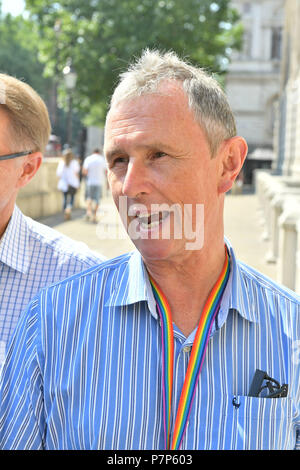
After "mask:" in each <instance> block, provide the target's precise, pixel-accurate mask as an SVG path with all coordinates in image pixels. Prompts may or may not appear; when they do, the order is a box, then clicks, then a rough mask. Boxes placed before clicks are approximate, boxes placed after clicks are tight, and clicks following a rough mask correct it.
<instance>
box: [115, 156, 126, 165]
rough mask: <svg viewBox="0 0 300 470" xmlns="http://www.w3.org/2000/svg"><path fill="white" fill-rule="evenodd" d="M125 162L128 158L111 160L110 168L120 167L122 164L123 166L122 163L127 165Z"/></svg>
mask: <svg viewBox="0 0 300 470" xmlns="http://www.w3.org/2000/svg"><path fill="white" fill-rule="evenodd" d="M127 161H128V158H127V157H116V158H115V159H114V160H113V162H112V164H111V166H116V165H122V164H124V163H127Z"/></svg>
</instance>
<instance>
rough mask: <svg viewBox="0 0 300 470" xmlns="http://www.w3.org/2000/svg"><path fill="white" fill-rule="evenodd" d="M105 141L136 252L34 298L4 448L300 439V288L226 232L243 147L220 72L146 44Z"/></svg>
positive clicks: (183, 446) (5, 383)
mask: <svg viewBox="0 0 300 470" xmlns="http://www.w3.org/2000/svg"><path fill="white" fill-rule="evenodd" d="M104 154H105V156H106V160H107V165H108V181H109V185H110V188H111V191H112V196H113V199H114V202H115V204H116V206H117V208H118V210H119V212H120V215H121V218H122V220H123V221H124V224H125V225H126V227H127V230H128V233H129V235H131V237H132V240H133V242H134V243H135V246H136V250H135V251H133V252H131V253H127V254H125V255H123V256H119V257H117V258H115V259H113V260H108V261H107V262H105V263H102V264H101V265H100V266H98V267H96V268H95V269H91V270H88V271H86V272H84V273H81V274H77V275H75V276H72V277H71V278H70V279H68V280H66V281H64V282H59V283H57V284H55V285H54V286H51V287H49V288H46V289H43V291H41V292H40V293H39V294H38V295H37V296H36V298H35V299H34V301H33V302H32V303H31V304H30V305H29V306H28V309H27V311H26V316H25V317H23V321H20V323H19V325H18V328H17V333H16V336H15V341H14V344H12V346H11V348H10V350H9V352H8V355H7V362H6V364H5V366H4V369H3V374H2V385H1V386H0V395H1V398H2V399H1V400H0V402H1V409H0V442H1V446H2V447H3V448H4V449H20V450H23V449H26V450H30V449H47V450H54V449H59V450H91V449H107V450H112V449H119V450H120V449H122V450H133V449H135V450H137V449H139V450H142V449H149V450H154V451H155V452H156V453H157V451H158V450H164V451H167V452H168V451H184V450H188V451H190V450H193V449H195V450H204V449H205V450H218V449H220V450H291V449H295V448H300V361H299V344H300V298H299V296H297V295H296V294H295V293H293V292H291V291H289V290H288V289H285V288H283V287H281V286H279V285H277V284H276V283H274V282H273V281H272V280H270V279H268V278H266V277H265V276H263V275H262V274H261V273H259V272H258V271H256V270H255V269H253V268H251V267H250V266H247V265H245V264H244V263H241V262H240V261H239V260H238V259H237V258H236V256H235V252H234V249H233V247H232V246H231V244H230V242H229V240H227V239H226V238H225V237H224V220H223V219H224V200H225V194H226V193H227V192H228V191H229V190H230V189H231V188H232V185H233V182H234V181H235V179H236V177H237V175H238V174H239V172H240V170H241V168H242V166H243V163H244V161H245V158H246V154H247V144H246V141H245V139H244V138H243V137H241V136H238V135H237V133H236V126H235V120H234V115H233V113H232V111H231V109H230V106H229V103H228V100H227V98H226V96H225V94H224V92H223V90H222V88H221V87H220V85H219V84H218V82H217V80H215V79H214V78H213V77H211V76H210V75H208V74H207V73H206V72H205V71H204V70H203V69H199V68H198V67H194V66H192V65H191V64H189V63H187V62H186V61H183V60H181V59H180V58H179V57H178V56H177V55H176V54H175V53H172V52H167V53H160V52H159V51H149V50H146V51H145V52H144V53H143V54H142V56H141V57H140V58H138V59H137V60H135V62H134V63H133V64H131V65H130V67H129V68H128V70H127V71H126V72H123V73H122V75H121V77H120V82H119V84H118V86H117V88H116V89H115V91H114V93H113V96H112V99H111V103H110V109H109V111H108V115H107V118H106V124H105V148H104ZM125 204H127V209H126V210H125ZM174 206H175V207H176V209H177V213H178V219H179V220H176V211H174ZM191 209H192V210H191ZM203 209H204V210H203ZM199 214H200V215H199ZM185 216H186V217H185ZM180 220H181V221H183V222H184V227H183V228H184V230H181V234H180V236H179V231H175V230H173V227H174V229H175V228H176V222H180ZM174 222H175V224H174ZM190 222H192V224H191V226H190ZM165 229H167V230H165ZM138 234H139V236H138ZM245 243H246V240H245ZM25 320H26V321H25Z"/></svg>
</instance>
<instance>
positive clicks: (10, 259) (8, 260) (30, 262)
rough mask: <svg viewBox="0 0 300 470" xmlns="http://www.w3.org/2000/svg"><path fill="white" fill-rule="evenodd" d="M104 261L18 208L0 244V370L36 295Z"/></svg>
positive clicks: (84, 246)
mask: <svg viewBox="0 0 300 470" xmlns="http://www.w3.org/2000/svg"><path fill="white" fill-rule="evenodd" d="M103 259H104V257H102V256H101V255H97V254H96V253H93V252H92V251H91V250H89V249H88V248H87V246H86V245H84V244H83V243H79V242H75V241H73V240H71V239H70V238H67V237H65V236H64V235H61V234H60V233H59V232H57V231H55V230H53V229H51V228H49V227H47V226H45V225H42V224H40V223H38V222H36V221H34V220H32V219H31V218H29V217H25V216H24V215H23V214H22V212H21V211H20V209H19V208H18V207H17V206H15V209H14V211H13V214H12V216H11V219H10V221H9V224H8V226H7V228H6V231H5V232H4V234H3V236H2V237H1V240H0V370H1V366H2V363H3V360H4V356H5V350H6V346H7V343H8V341H9V339H10V337H11V335H12V332H13V330H14V328H15V326H16V324H17V321H18V319H19V317H20V314H21V312H22V310H24V309H25V308H26V307H27V306H28V304H29V302H30V301H31V300H32V299H33V297H34V296H35V295H36V294H37V292H38V291H39V290H40V289H41V288H42V287H45V286H48V285H50V284H53V283H54V282H57V281H59V280H63V279H65V278H66V277H69V276H71V275H72V274H75V273H78V272H80V271H83V270H85V269H87V268H89V267H91V266H95V265H96V264H99V263H100V262H101V261H102V260H103Z"/></svg>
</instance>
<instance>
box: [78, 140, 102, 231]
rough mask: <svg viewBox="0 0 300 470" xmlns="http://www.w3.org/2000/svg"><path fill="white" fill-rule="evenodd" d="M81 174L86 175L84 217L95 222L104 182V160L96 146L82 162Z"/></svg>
mask: <svg viewBox="0 0 300 470" xmlns="http://www.w3.org/2000/svg"><path fill="white" fill-rule="evenodd" d="M82 174H83V175H84V176H85V177H86V204H87V207H86V219H87V220H91V221H92V222H94V223H95V222H97V211H98V209H99V204H100V200H101V198H102V195H103V188H104V185H105V184H106V162H105V158H104V157H103V155H102V153H101V151H100V149H98V148H96V149H95V150H94V151H93V153H92V154H91V155H89V156H88V157H86V159H85V160H84V162H83V167H82Z"/></svg>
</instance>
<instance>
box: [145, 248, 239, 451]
mask: <svg viewBox="0 0 300 470" xmlns="http://www.w3.org/2000/svg"><path fill="white" fill-rule="evenodd" d="M225 251H226V258H225V263H224V266H223V269H222V272H221V274H220V276H219V278H218V280H217V282H216V284H215V285H214V287H213V289H212V291H211V292H210V294H209V297H208V299H207V301H206V303H205V306H204V309H203V312H202V315H201V318H200V322H199V325H198V328H197V332H196V336H195V340H194V344H193V348H192V352H191V357H190V360H189V364H188V369H187V372H186V376H185V380H184V384H183V388H182V391H181V396H180V400H179V405H178V410H177V415H176V420H175V426H174V433H173V441H172V445H171V449H172V450H178V449H179V448H180V445H181V442H182V439H183V436H184V433H185V430H186V425H187V422H188V419H189V415H190V412H191V408H192V403H193V399H194V396H195V390H196V385H197V382H198V378H199V375H200V372H201V369H202V365H203V360H204V356H205V352H206V348H207V344H208V339H209V336H210V332H211V328H212V325H213V322H214V319H215V317H216V314H217V312H218V310H219V306H220V302H221V298H222V295H223V292H224V289H225V287H226V283H227V280H228V277H229V271H230V265H229V257H228V253H227V249H226V250H225ZM150 282H151V285H152V288H153V293H154V297H155V300H156V306H157V310H158V313H159V316H160V319H161V325H162V328H161V329H162V354H163V358H162V373H163V381H162V383H163V410H164V432H165V445H166V449H170V419H171V403H172V388H173V362H174V338H173V325H172V316H171V310H170V307H169V304H168V302H167V299H166V298H165V296H164V294H163V293H162V291H161V290H160V288H159V287H158V285H157V284H156V283H155V281H154V280H153V279H152V278H151V277H150Z"/></svg>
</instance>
